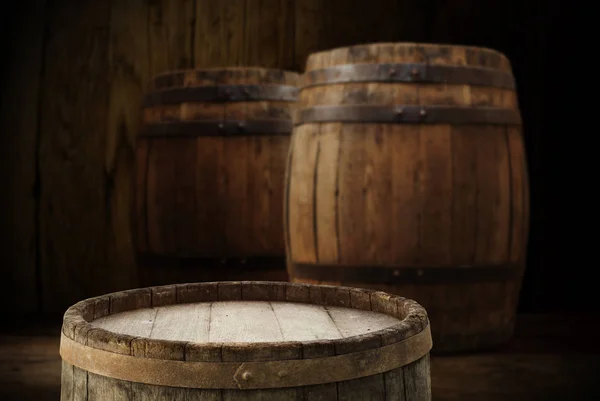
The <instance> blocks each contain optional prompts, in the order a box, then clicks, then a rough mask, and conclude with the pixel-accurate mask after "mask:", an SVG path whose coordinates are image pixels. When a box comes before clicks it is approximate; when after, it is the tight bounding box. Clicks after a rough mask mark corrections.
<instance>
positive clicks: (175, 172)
mask: <svg viewBox="0 0 600 401" xmlns="http://www.w3.org/2000/svg"><path fill="white" fill-rule="evenodd" d="M297 79H298V74H296V73H294V72H289V71H282V70H275V69H262V68H241V67H238V68H223V69H215V68H212V69H196V70H184V71H173V72H167V73H164V74H162V75H160V76H157V77H156V78H155V79H154V80H153V87H152V89H151V90H150V91H149V93H147V94H146V96H145V98H144V100H143V110H142V119H143V123H142V129H141V132H140V133H139V136H138V140H137V145H136V146H137V150H136V163H137V169H136V176H137V178H136V209H137V212H136V226H137V235H136V246H137V251H138V259H139V265H140V267H141V271H140V275H141V277H140V278H141V281H142V283H143V285H157V284H168V283H169V284H170V283H173V282H188V281H204V280H232V279H236V280H242V279H267V280H270V279H280V280H286V279H287V276H286V273H285V244H284V234H283V194H284V190H283V189H284V177H285V167H286V164H285V161H286V157H287V152H288V147H289V139H290V135H291V131H292V121H291V117H292V116H291V110H292V108H293V107H294V105H295V102H296V100H297V93H298V89H297V87H296V84H297V82H296V81H297Z"/></svg>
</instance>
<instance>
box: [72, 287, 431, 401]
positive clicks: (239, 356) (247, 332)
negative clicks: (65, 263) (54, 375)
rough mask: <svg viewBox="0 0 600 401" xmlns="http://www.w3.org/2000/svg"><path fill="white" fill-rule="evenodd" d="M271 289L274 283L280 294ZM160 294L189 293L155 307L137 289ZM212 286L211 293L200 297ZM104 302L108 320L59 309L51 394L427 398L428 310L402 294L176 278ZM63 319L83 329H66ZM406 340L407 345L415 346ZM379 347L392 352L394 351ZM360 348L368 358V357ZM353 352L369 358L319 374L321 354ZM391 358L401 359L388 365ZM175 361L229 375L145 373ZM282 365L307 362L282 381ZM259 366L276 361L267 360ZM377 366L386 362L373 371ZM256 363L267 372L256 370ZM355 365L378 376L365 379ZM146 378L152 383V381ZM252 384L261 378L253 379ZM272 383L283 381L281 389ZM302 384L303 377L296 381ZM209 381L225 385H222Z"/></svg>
mask: <svg viewBox="0 0 600 401" xmlns="http://www.w3.org/2000/svg"><path fill="white" fill-rule="evenodd" d="M173 287H174V288H173ZM220 287H222V289H221V290H219V288H220ZM236 288H237V290H236ZM244 289H246V290H244ZM278 289H283V293H282V292H281V291H279V290H278ZM238 290H241V291H238ZM288 290H289V295H290V296H291V297H296V298H297V297H298V294H301V293H303V292H304V293H306V294H310V295H308V298H305V301H304V303H296V302H290V301H283V300H284V299H286V294H287V293H288ZM302 290H306V291H302ZM170 292H174V293H177V294H179V293H181V294H189V295H188V296H187V297H186V298H182V297H179V298H177V299H173V298H167V297H161V298H160V299H158V302H157V305H154V304H153V303H149V302H151V301H149V300H148V299H147V296H146V295H147V294H166V293H170ZM210 293H213V294H214V295H213V296H207V294H210ZM236 293H237V294H240V295H241V296H240V298H241V299H240V300H235V301H231V300H217V297H223V296H226V294H236ZM192 294H199V295H198V296H192ZM244 294H247V297H248V298H245V297H244ZM257 294H262V295H261V296H260V297H259V296H258V295H257ZM294 294H296V295H294ZM336 294H337V295H336ZM353 294H354V297H355V298H356V299H360V298H361V297H363V296H366V297H368V298H369V299H371V301H372V302H371V307H370V308H368V309H366V310H357V309H354V308H353V307H352V306H350V301H349V299H351V298H352V296H353ZM103 298H108V299H110V304H111V308H110V312H111V313H110V314H109V315H107V316H103V317H100V318H99V319H94V318H93V315H94V314H93V312H92V309H93V307H94V306H95V305H97V303H98V301H99V300H100V299H90V300H84V301H82V302H79V303H78V304H76V305H74V306H73V307H71V308H70V309H69V310H68V311H67V313H66V314H65V318H64V322H63V335H64V338H63V339H62V340H61V341H62V342H61V355H62V357H63V358H64V363H63V379H62V380H63V389H62V395H61V401H70V400H75V399H79V398H78V397H81V396H87V401H96V400H102V399H106V397H109V398H110V399H115V400H120V401H125V400H127V401H130V400H134V399H135V400H138V399H142V400H146V399H147V400H150V399H156V397H169V399H174V400H185V399H188V398H194V399H198V400H231V401H237V400H239V401H241V400H262V399H278V400H279V399H281V400H288V399H289V400H298V399H303V400H304V399H308V400H317V399H329V398H330V397H338V399H345V400H364V399H374V400H382V401H383V400H402V401H405V400H411V399H414V400H430V399H431V390H430V386H431V384H430V379H429V358H428V350H429V349H430V348H431V343H430V340H431V337H430V333H429V329H428V322H427V314H426V312H425V310H424V309H423V308H422V307H420V306H419V305H418V304H416V303H415V302H414V301H410V300H407V299H405V298H401V297H398V296H393V295H390V294H385V293H382V292H373V291H368V290H360V289H348V288H341V287H327V286H308V285H298V284H289V283H271V282H238V283H232V282H221V283H206V284H181V285H176V286H170V287H161V288H149V289H139V290H130V291H125V292H121V293H114V294H109V295H107V296H106V297H103ZM167 299H170V301H167ZM245 299H249V300H245ZM310 299H314V300H317V301H316V302H317V303H316V304H315V303H313V302H311V301H310ZM175 302H178V303H177V304H175ZM112 305H114V307H112ZM339 305H345V306H339ZM317 326H318V327H317ZM72 327H76V329H75V331H76V332H77V333H83V334H84V335H75V334H74V332H72V331H71V328H72ZM188 341H191V342H188ZM409 344H414V348H413V347H412V346H411V345H409ZM71 347H75V348H71ZM385 347H396V348H394V349H395V351H393V352H392V351H388V348H385ZM397 347H400V348H397ZM106 351H108V352H106ZM386 352H389V353H390V354H389V356H386V355H387V354H386ZM84 353H87V354H89V355H90V356H89V358H93V360H94V361H95V362H94V364H93V366H92V365H86V363H87V362H85V361H86V360H89V359H86V358H85V357H84V358H83V359H81V358H79V356H80V355H82V354H84ZM361 353H362V354H361ZM369 353H371V354H372V353H375V354H372V355H378V356H377V357H375V356H369V357H367V355H371V354H369ZM119 355H121V357H123V358H125V359H123V362H120V363H119V364H118V365H114V364H113V363H112V362H110V360H113V359H114V358H115V357H118V356H119ZM362 355H365V358H368V359H367V360H366V361H368V362H367V363H362V364H361V363H359V362H357V361H354V362H352V363H350V364H349V365H348V364H346V363H347V362H342V360H339V361H338V360H336V361H333V360H332V361H331V363H334V364H335V366H336V367H337V370H339V371H340V372H345V373H342V376H339V377H340V378H341V380H340V379H338V380H332V381H329V382H327V381H324V380H323V375H325V376H326V377H338V376H337V375H336V372H335V370H336V369H333V365H332V366H331V367H328V368H327V371H322V372H320V371H319V369H320V368H319V366H320V365H321V364H322V363H324V362H327V361H328V360H329V358H332V357H334V356H336V358H360V357H361V356H362ZM103 358H107V359H103ZM132 358H133V359H132ZM315 358H316V359H315ZM371 358H375V359H371ZM378 358H379V359H378ZM389 358H391V359H389ZM134 360H135V361H138V362H136V364H135V365H136V366H137V363H144V364H145V365H143V366H146V367H145V368H143V370H140V369H141V368H134V367H133V366H134V365H131V367H130V368H128V365H127V364H128V363H129V364H132V363H133V361H134ZM395 360H398V361H400V360H402V361H404V360H405V361H406V362H405V363H400V362H398V363H396V364H395V365H394V363H395V362H393V361H395ZM72 361H74V362H72ZM161 361H162V362H161ZM175 361H180V362H181V363H185V364H190V366H189V369H199V367H197V366H192V365H193V364H194V362H205V363H208V362H210V363H212V364H213V365H212V366H213V367H212V369H213V370H211V371H210V372H221V371H223V372H225V371H228V372H230V374H231V375H233V378H232V379H231V380H234V381H232V382H229V381H228V380H230V379H228V378H227V377H223V376H222V374H219V377H215V378H212V379H211V373H210V372H209V371H203V372H204V373H203V374H202V380H201V381H200V382H198V381H196V382H195V383H197V384H195V385H194V386H190V385H187V386H186V385H183V384H175V382H171V381H170V380H173V379H174V380H176V381H178V383H184V382H185V383H188V382H187V381H185V379H184V381H181V380H182V378H181V377H180V376H179V375H175V376H172V377H171V378H168V377H167V378H165V376H163V375H161V376H154V375H153V374H152V369H154V368H153V366H154V367H155V368H159V365H156V364H157V363H159V364H161V363H173V362H175ZM69 362H71V363H75V364H76V366H74V365H72V364H71V363H69ZM246 362H248V364H245V363H246ZM250 362H252V363H250ZM292 362H294V363H304V364H306V363H309V364H310V369H309V370H304V368H300V369H301V370H299V371H296V370H294V371H295V372H297V374H294V375H291V376H289V377H288V373H286V371H285V369H286V368H285V366H290V369H296V368H292V367H291V366H292V365H289V364H290V363H292ZM269 363H271V364H273V363H274V364H277V365H276V366H279V367H278V368H275V367H274V368H267V366H269V365H268V364H269ZM286 363H287V365H286ZM148 364H149V365H148ZM382 364H383V365H382ZM355 365H356V366H355ZM111 366H112V367H111ZM139 366H142V365H139ZM169 366H172V368H171V369H179V366H175V365H169ZM297 366H300V365H297ZM303 366H306V365H303ZM359 366H360V367H359ZM381 366H389V367H388V368H386V369H387V370H383V371H382V370H380V369H381ZM86 369H87V370H86ZM89 369H91V371H90V370H89ZM97 369H100V370H97ZM102 369H109V370H102ZM115 369H116V370H115ZM159 369H160V368H159ZM242 369H247V370H248V371H250V372H251V373H249V374H250V375H251V376H248V375H246V374H243V372H244V371H243V370H242ZM260 369H275V370H274V371H273V370H270V371H269V370H266V371H264V372H265V373H261V370H260ZM282 369H283V370H282ZM363 369H367V371H370V372H377V373H376V374H375V375H373V374H372V373H371V374H369V375H367V376H365V374H366V373H362V372H363V371H364V370H363ZM128 370H131V371H130V373H133V374H134V375H135V377H140V378H141V380H137V379H136V380H132V379H129V380H127V381H126V380H125V379H124V377H130V376H129V373H127V371H128ZM321 370H322V369H321ZM104 372H113V373H104ZM140 372H142V373H141V374H142V375H141V376H140ZM269 372H270V373H269ZM298 372H299V373H298ZM302 372H304V373H302ZM99 373H104V374H99ZM181 373H182V374H183V376H185V375H186V374H185V373H183V371H182V372H181ZM113 374H115V375H117V376H116V377H115V376H112V375H113ZM215 374H216V373H215ZM265 374H266V376H264V375H265ZM332 375H333V376H332ZM344 375H348V376H344ZM188 376H189V375H188ZM384 376H385V377H386V378H387V382H386V380H385V379H384ZM417 376H419V377H417ZM421 376H422V377H421ZM142 377H143V378H142ZM192 377H198V376H197V374H196V375H195V376H192ZM277 377H279V378H280V379H277ZM345 377H347V378H348V379H344V378H345ZM155 379H156V380H160V381H154V382H153V380H155ZM165 379H167V381H166V382H165ZM254 380H258V381H259V383H264V384H260V385H258V386H257V385H254V384H252V383H253V381H254ZM278 380H287V381H284V383H286V384H285V385H281V384H278ZM305 382H306V383H313V384H308V385H303V384H302V383H305ZM163 383H164V384H163ZM167 383H170V384H167ZM211 383H223V384H222V385H224V386H225V385H226V387H215V386H214V384H211ZM227 383H229V384H227ZM294 383H298V384H294ZM314 383H319V384H314ZM386 383H387V384H386ZM402 386H404V387H402ZM140 397H142V398H140ZM153 397H154V398H153ZM186 397H188V398H186Z"/></svg>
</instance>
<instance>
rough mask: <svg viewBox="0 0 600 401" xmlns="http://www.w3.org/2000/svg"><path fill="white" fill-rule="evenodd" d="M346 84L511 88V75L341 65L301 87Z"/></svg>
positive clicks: (442, 68)
mask: <svg viewBox="0 0 600 401" xmlns="http://www.w3.org/2000/svg"><path fill="white" fill-rule="evenodd" d="M348 82H423V83H427V82H429V83H443V84H456V85H476V86H489V87H495V88H502V89H515V79H514V76H513V75H512V74H511V73H508V72H504V71H500V70H496V69H491V68H484V67H469V66H448V65H428V64H422V63H406V64H404V63H403V64H344V65H338V66H334V67H329V68H324V69H320V70H313V71H308V72H307V73H306V74H305V75H304V83H303V88H306V87H311V86H315V85H329V84H339V83H348Z"/></svg>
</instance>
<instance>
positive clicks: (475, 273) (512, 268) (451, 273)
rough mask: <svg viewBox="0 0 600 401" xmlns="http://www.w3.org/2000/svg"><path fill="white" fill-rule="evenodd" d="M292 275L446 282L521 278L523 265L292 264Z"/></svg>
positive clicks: (321, 278) (337, 279) (341, 279)
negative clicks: (519, 276)
mask: <svg viewBox="0 0 600 401" xmlns="http://www.w3.org/2000/svg"><path fill="white" fill-rule="evenodd" d="M288 269H289V271H290V275H291V276H293V277H297V278H306V279H312V280H318V281H335V282H343V283H352V282H354V283H358V282H364V283H388V284H391V283H403V284H443V283H480V282H496V281H500V282H501V281H507V280H511V279H513V278H516V277H518V275H519V274H520V273H521V272H522V270H523V266H522V265H520V264H498V265H468V266H384V265H325V264H309V263H290V264H289V265H288Z"/></svg>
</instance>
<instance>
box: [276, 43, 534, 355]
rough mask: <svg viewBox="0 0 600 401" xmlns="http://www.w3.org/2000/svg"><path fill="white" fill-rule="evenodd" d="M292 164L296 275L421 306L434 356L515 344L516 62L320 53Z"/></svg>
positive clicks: (484, 55) (522, 245)
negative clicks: (429, 324)
mask: <svg viewBox="0 0 600 401" xmlns="http://www.w3.org/2000/svg"><path fill="white" fill-rule="evenodd" d="M295 124H296V126H295V128H294V133H293V137H292V143H291V145H290V146H291V151H290V157H289V160H288V163H289V165H288V175H287V181H286V183H287V189H286V191H287V197H286V204H285V205H286V207H285V215H286V236H287V244H288V248H289V249H288V253H289V263H288V272H289V274H290V277H291V278H292V280H293V281H296V282H321V283H336V284H342V285H351V286H358V287H370V288H378V289H382V290H385V291H388V292H392V293H396V294H402V295H403V296H407V297H411V298H413V299H416V300H417V301H418V302H420V303H422V304H423V305H424V306H425V308H426V309H427V310H428V313H429V315H430V319H431V321H432V333H433V339H434V348H433V350H434V351H457V350H467V349H478V348H482V347H488V346H493V345H498V344H501V343H503V342H505V341H506V340H508V339H509V338H510V336H511V334H512V331H513V326H514V317H515V311H516V306H517V301H518V297H519V291H520V286H521V280H522V275H523V271H524V260H525V249H526V240H527V234H528V213H529V198H528V194H529V192H528V176H527V168H526V160H525V157H524V149H523V139H522V133H521V120H520V113H519V108H518V103H517V94H516V91H515V86H514V80H513V77H512V72H511V65H510V62H509V60H508V59H507V58H506V57H505V56H504V55H502V54H500V53H499V52H496V51H494V50H490V49H485V48H476V47H465V46H452V45H435V44H415V43H381V44H370V45H360V46H354V47H344V48H337V49H333V50H330V51H324V52H320V53H315V54H312V55H311V56H310V57H309V58H308V61H307V66H306V75H305V76H304V79H303V83H302V87H301V92H300V98H299V105H298V113H297V117H296V121H295Z"/></svg>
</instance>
